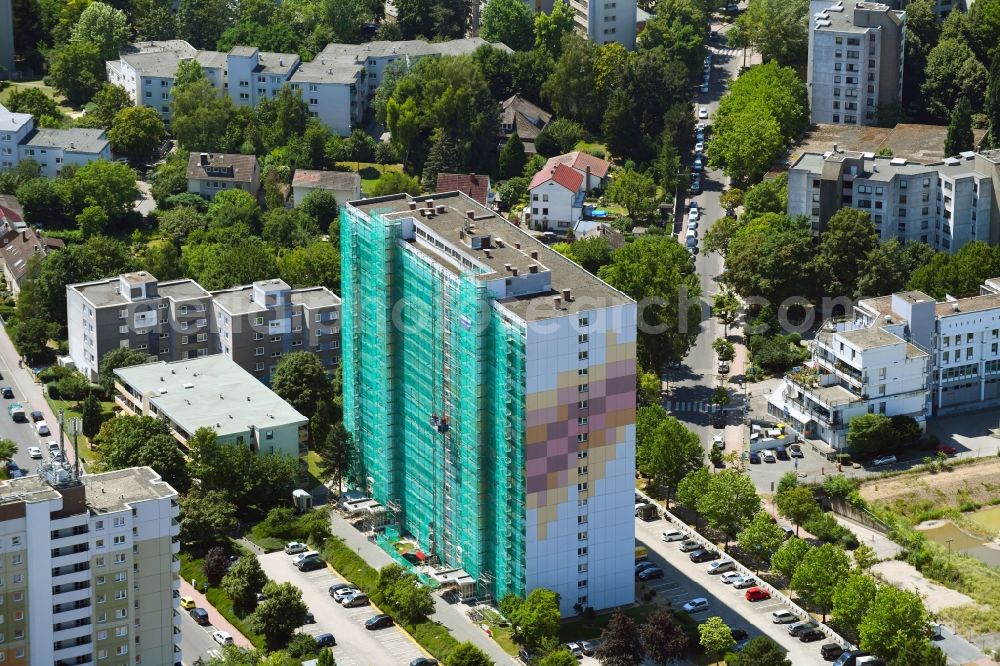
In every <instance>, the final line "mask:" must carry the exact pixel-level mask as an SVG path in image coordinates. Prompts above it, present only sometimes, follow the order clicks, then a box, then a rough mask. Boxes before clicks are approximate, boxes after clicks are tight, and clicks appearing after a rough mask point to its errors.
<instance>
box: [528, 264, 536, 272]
mask: <svg viewBox="0 0 1000 666" xmlns="http://www.w3.org/2000/svg"><path fill="white" fill-rule="evenodd" d="M528 272H529V273H537V272H538V264H531V265H530V266H528Z"/></svg>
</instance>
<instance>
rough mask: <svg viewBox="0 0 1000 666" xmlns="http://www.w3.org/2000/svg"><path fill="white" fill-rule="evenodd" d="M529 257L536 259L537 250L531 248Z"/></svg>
mask: <svg viewBox="0 0 1000 666" xmlns="http://www.w3.org/2000/svg"><path fill="white" fill-rule="evenodd" d="M531 258H532V259H538V250H532V251H531Z"/></svg>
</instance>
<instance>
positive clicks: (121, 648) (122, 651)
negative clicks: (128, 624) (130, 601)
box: [115, 611, 128, 656]
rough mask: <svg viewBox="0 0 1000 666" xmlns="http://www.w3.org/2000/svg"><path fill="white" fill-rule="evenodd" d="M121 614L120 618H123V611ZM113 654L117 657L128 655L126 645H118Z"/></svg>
mask: <svg viewBox="0 0 1000 666" xmlns="http://www.w3.org/2000/svg"><path fill="white" fill-rule="evenodd" d="M121 612H122V613H123V615H122V617H125V615H124V613H125V611H121ZM115 654H117V655H119V656H120V655H123V654H128V646H127V645H119V646H118V647H117V648H115Z"/></svg>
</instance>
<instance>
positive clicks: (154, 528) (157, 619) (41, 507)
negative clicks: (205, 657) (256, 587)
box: [0, 463, 181, 666]
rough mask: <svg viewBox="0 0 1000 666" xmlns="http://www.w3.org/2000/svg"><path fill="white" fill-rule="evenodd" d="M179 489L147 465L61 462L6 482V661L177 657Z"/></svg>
mask: <svg viewBox="0 0 1000 666" xmlns="http://www.w3.org/2000/svg"><path fill="white" fill-rule="evenodd" d="M178 514H179V509H178V504H177V492H176V491H175V490H174V489H173V488H171V487H170V485H169V484H167V483H165V482H163V481H162V480H160V477H159V475H157V474H156V473H155V472H154V471H153V470H151V469H150V468H148V467H138V468H132V469H121V470H117V471H114V472H105V473H103V474H87V475H85V476H82V477H77V476H76V475H75V473H74V472H73V470H72V469H71V468H69V467H68V466H64V465H62V464H60V463H46V464H44V465H40V466H39V473H38V475H37V476H25V477H21V478H19V479H12V480H10V481H5V482H3V484H0V559H2V563H3V579H4V583H5V584H4V587H3V593H2V596H0V599H2V600H3V606H4V612H3V615H4V620H5V622H4V624H3V627H2V630H0V637H2V638H3V642H2V644H0V655H2V661H4V662H5V663H8V664H25V665H26V664H54V665H55V666H69V665H70V664H97V663H99V664H108V666H132V665H135V664H140V663H141V664H165V665H166V664H175V663H179V662H180V657H181V655H180V615H179V614H178V613H177V611H176V607H177V605H178V589H179V588H180V579H179V571H180V560H179V559H178V557H177V553H178V552H179V550H180V542H179V536H178V535H179V531H180V523H179V521H178Z"/></svg>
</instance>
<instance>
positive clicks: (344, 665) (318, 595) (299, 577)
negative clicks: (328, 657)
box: [258, 551, 426, 666]
mask: <svg viewBox="0 0 1000 666" xmlns="http://www.w3.org/2000/svg"><path fill="white" fill-rule="evenodd" d="M258 560H260V566H261V568H262V569H263V570H264V573H266V574H267V577H268V578H270V579H271V580H273V581H277V582H279V583H284V582H290V583H294V584H295V585H296V586H298V588H299V589H300V590H302V600H303V601H305V602H306V605H308V606H309V610H310V611H312V612H313V615H315V616H316V623H315V624H309V625H306V626H305V627H303V628H302V631H303V632H304V633H307V634H310V635H312V636H315V635H317V634H322V633H326V632H329V633H331V634H333V636H334V638H336V639H337V645H336V647H334V648H333V656H334V658H335V659H336V660H337V666H368V665H369V664H384V665H385V666H395V665H399V666H406V665H407V664H409V663H410V661H411V660H412V659H415V658H416V657H422V656H426V655H425V654H424V653H423V652H422V651H421V650H420V648H418V647H417V645H416V644H415V643H414V642H413V641H412V639H410V637H409V636H407V635H406V634H405V633H403V631H402V630H400V629H399V628H398V627H395V626H393V627H390V628H386V629H379V630H377V631H368V630H367V629H365V627H364V622H365V620H367V619H368V618H370V617H371V616H372V615H375V614H376V613H377V612H378V611H377V610H376V609H375V608H374V607H372V606H361V607H359V608H344V607H342V606H341V605H340V604H338V603H337V602H336V601H334V600H333V599H331V598H330V595H329V594H328V593H327V589H328V588H329V587H330V586H331V585H333V584H334V583H343V582H346V581H344V580H343V579H342V578H341V577H340V576H338V575H337V574H336V573H335V572H334V571H333V569H329V568H325V569H319V570H317V571H309V572H306V573H303V572H301V571H299V570H298V569H296V568H295V567H294V566H293V565H292V558H291V556H289V555H285V554H284V553H283V552H281V551H278V552H275V553H270V554H267V555H258Z"/></svg>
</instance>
